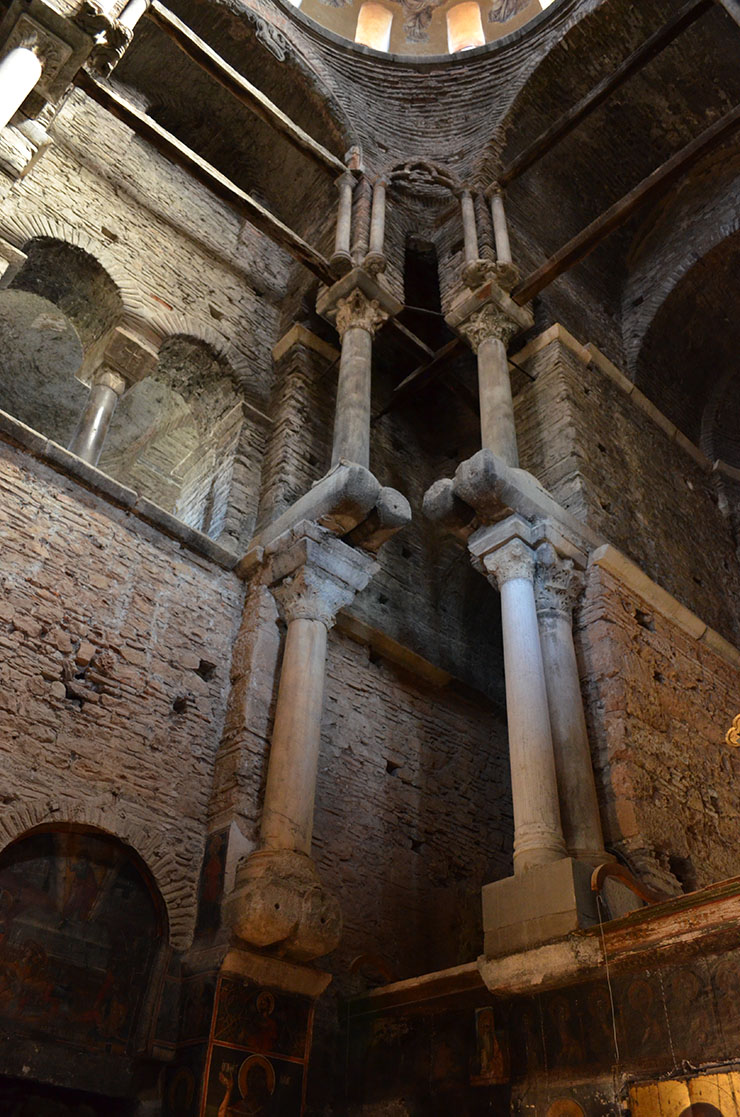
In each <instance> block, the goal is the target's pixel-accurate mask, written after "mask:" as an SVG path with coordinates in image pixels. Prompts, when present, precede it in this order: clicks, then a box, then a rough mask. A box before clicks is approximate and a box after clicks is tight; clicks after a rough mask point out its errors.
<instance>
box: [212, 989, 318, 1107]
mask: <svg viewBox="0 0 740 1117" xmlns="http://www.w3.org/2000/svg"><path fill="white" fill-rule="evenodd" d="M312 1018H313V1003H312V1001H311V1000H310V998H308V997H299V996H293V995H289V994H286V993H282V992H280V991H279V990H276V989H266V988H263V987H261V986H258V985H255V984H253V983H251V982H248V981H242V980H239V979H236V978H228V977H224V978H222V979H221V980H220V981H219V984H218V991H217V996H216V1011H215V1019H214V1022H213V1032H212V1037H211V1048H210V1052H209V1063H208V1071H207V1086H206V1092H205V1100H204V1101H205V1104H204V1108H203V1114H204V1115H205V1117H239V1115H244V1114H254V1115H255V1117H257V1115H259V1117H299V1114H300V1113H301V1112H302V1109H303V1094H304V1087H305V1081H304V1080H305V1066H306V1060H307V1058H308V1051H309V1047H310V1042H311V1023H312Z"/></svg>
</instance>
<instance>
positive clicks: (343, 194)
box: [331, 171, 355, 275]
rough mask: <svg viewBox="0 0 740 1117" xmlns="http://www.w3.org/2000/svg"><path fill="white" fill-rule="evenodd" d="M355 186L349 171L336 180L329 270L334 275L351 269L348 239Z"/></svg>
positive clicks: (349, 236) (350, 232)
mask: <svg viewBox="0 0 740 1117" xmlns="http://www.w3.org/2000/svg"><path fill="white" fill-rule="evenodd" d="M354 186H355V179H354V175H352V174H351V173H350V172H349V171H347V172H346V174H343V175H340V176H339V178H338V179H337V180H336V187H337V190H338V191H339V206H338V209H337V229H336V234H335V237H334V253H333V255H332V258H331V268H332V271H333V272H334V274H335V275H345V274H346V273H347V272H348V271H349V270H350V269H351V267H352V255H351V252H350V238H351V234H352V192H353V190H354Z"/></svg>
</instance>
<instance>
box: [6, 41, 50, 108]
mask: <svg viewBox="0 0 740 1117" xmlns="http://www.w3.org/2000/svg"><path fill="white" fill-rule="evenodd" d="M42 73H43V61H42V59H41V58H40V57H39V55H38V53H37V52H36V50H35V49H34V47H33V46H32V45H30V46H18V47H15V48H14V49H13V50H11V51H9V52H8V53H7V54H6V55H5V57H4V58H2V59H0V128H4V127H5V126H6V125H7V124H9V123H10V121H11V120H12V118H13V117H14V116H15V114H16V113H17V112H18V109H19V108H20V107H21V105H22V104H23V102H24V101H25V99H26V97H27V96H28V95H29V93H31V91H32V90H33V89H34V87H35V86H36V84H37V82H38V81H39V79H40V77H41V75H42Z"/></svg>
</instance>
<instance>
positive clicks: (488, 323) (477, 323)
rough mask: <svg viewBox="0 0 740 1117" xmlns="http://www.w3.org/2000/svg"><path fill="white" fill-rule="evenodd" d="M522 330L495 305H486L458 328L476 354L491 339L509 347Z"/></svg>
mask: <svg viewBox="0 0 740 1117" xmlns="http://www.w3.org/2000/svg"><path fill="white" fill-rule="evenodd" d="M521 328H522V327H521V326H520V325H519V324H518V323H517V322H515V321H514V319H513V318H510V317H509V316H508V314H505V313H504V312H503V311H502V310H501V309H500V308H499V307H497V306H494V305H493V303H486V305H485V306H482V307H481V308H480V310H476V311H475V312H474V313H473V314H471V315H470V317H469V318H466V319H465V321H464V322H461V323H460V324H459V325H458V327H457V329H458V333H460V334H462V336H463V337H464V338H465V340H466V341H467V343H468V345H469V346H470V348H471V349H472V350H473V352H474V353H477V352H478V349H479V347H480V346H481V345H482V343H483V342H484V341H487V339H488V338H490V337H492V338H496V340H497V341H502V342H503V343H504V345H507V346H508V344H509V342H510V341H511V339H512V338H513V337H514V335H515V334H517V333H518V332H519V331H520V330H521Z"/></svg>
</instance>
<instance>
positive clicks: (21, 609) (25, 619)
mask: <svg viewBox="0 0 740 1117" xmlns="http://www.w3.org/2000/svg"><path fill="white" fill-rule="evenodd" d="M0 490H1V491H0V524H1V525H2V526H1V534H2V548H1V551H0V570H1V571H2V575H1V576H2V594H1V595H0V664H1V666H0V671H1V672H2V687H0V719H1V723H2V733H1V735H0V749H1V750H2V796H1V802H2V816H1V817H2V821H1V822H0V826H1V827H2V830H0V833H2V834H3V839H4V841H7V840H9V839H10V838H12V837H15V836H17V835H18V834H19V833H21V832H22V831H23V830H24V829H26V828H27V827H28V826H30V825H34V824H37V823H40V822H45V821H59V822H65V821H81V822H88V823H92V824H96V825H101V826H103V827H104V828H105V829H109V830H111V831H112V832H113V833H116V834H118V835H119V836H120V837H122V838H123V839H124V840H126V841H128V842H130V843H131V844H132V845H134V847H135V848H136V849H137V850H138V852H139V853H140V854H141V855H142V856H143V857H144V859H145V861H147V862H148V864H149V867H150V868H151V869H152V871H153V872H154V875H155V878H156V879H157V883H158V885H159V887H160V889H161V890H162V892H163V894H164V896H165V899H166V900H167V901H168V908H169V917H170V922H171V933H172V939H173V942H174V943H175V945H178V946H180V947H182V946H184V945H186V944H187V942H188V939H189V937H190V935H191V934H192V926H193V919H194V913H195V902H196V890H197V882H198V874H199V871H200V860H201V856H202V850H203V843H204V838H205V825H206V809H207V805H208V797H209V792H210V786H211V780H212V766H213V759H214V754H215V750H216V747H217V744H218V740H219V736H220V725H221V723H222V720H223V715H224V707H225V701H226V690H227V686H228V669H229V661H230V657H231V644H232V640H233V634H234V631H235V626H236V623H237V622H238V618H239V614H240V609H241V600H242V593H243V591H242V587H241V584H240V583H239V581H238V580H237V578H236V577H235V576H234V575H232V574H227V573H224V572H223V571H221V570H219V569H218V568H217V567H215V566H213V565H211V564H209V563H206V562H205V561H202V560H199V559H197V558H196V557H195V556H192V555H188V554H186V553H185V552H184V551H182V550H181V549H180V548H179V546H178V545H177V544H176V543H174V542H172V541H170V540H168V539H166V538H165V537H164V536H161V535H159V534H158V533H157V532H155V531H154V530H153V529H149V528H148V527H146V525H144V524H142V523H141V522H140V521H138V520H133V519H132V518H130V517H128V516H127V515H126V513H125V512H123V511H121V510H119V509H117V508H114V507H112V506H111V505H107V504H105V503H104V502H103V501H102V500H100V499H99V498H97V497H95V496H93V495H92V494H90V493H88V492H86V491H85V490H84V489H82V488H80V487H79V486H78V485H76V484H75V483H74V482H73V481H68V480H66V479H63V478H61V477H60V476H59V475H58V474H56V473H53V472H52V471H51V470H50V469H48V468H47V467H46V466H43V465H40V464H38V463H35V462H33V461H32V460H31V459H29V458H27V457H25V456H24V455H22V454H21V453H19V452H16V451H13V450H11V449H9V448H8V447H3V448H2V452H1V454H0Z"/></svg>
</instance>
